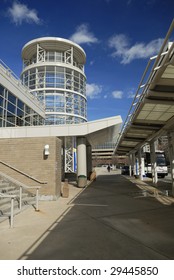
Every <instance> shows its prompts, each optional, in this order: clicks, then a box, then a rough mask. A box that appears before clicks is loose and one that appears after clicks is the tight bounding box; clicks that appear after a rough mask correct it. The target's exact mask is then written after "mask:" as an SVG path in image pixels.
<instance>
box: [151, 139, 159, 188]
mask: <svg viewBox="0 0 174 280" xmlns="http://www.w3.org/2000/svg"><path fill="white" fill-rule="evenodd" d="M150 158H151V169H152V182H153V185H154V186H157V183H158V174H157V164H156V155H155V142H154V141H153V142H151V143H150Z"/></svg>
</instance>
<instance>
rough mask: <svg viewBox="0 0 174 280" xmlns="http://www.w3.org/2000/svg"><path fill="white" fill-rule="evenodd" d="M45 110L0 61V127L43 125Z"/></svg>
mask: <svg viewBox="0 0 174 280" xmlns="http://www.w3.org/2000/svg"><path fill="white" fill-rule="evenodd" d="M44 119H45V108H44V105H43V103H42V102H40V101H38V99H37V98H36V97H34V96H33V95H32V94H31V93H30V91H29V89H28V88H27V87H25V86H24V85H23V84H22V83H21V81H20V80H19V79H18V78H17V77H16V76H15V74H14V73H13V72H12V71H11V70H10V69H9V68H8V67H7V65H5V64H4V63H3V62H2V61H0V127H13V126H14V127H15V126H35V125H43V124H44Z"/></svg>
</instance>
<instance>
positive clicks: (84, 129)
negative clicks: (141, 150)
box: [0, 116, 122, 146]
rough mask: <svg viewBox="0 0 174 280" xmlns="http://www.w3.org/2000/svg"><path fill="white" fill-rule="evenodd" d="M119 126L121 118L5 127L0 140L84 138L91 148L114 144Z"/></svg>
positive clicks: (0, 133)
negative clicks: (68, 123) (51, 137)
mask: <svg viewBox="0 0 174 280" xmlns="http://www.w3.org/2000/svg"><path fill="white" fill-rule="evenodd" d="M121 124H122V119H121V117H120V116H115V117H111V118H106V119H100V120H96V121H91V122H85V123H81V124H71V125H49V126H28V127H27V126H25V127H10V128H8V127H5V128H0V138H26V137H47V136H57V137H63V136H77V137H78V136H79V137H83V136H84V137H86V138H87V140H88V142H89V143H90V144H91V145H92V146H93V145H99V144H102V143H105V142H116V140H117V138H118V133H119V131H120V126H121Z"/></svg>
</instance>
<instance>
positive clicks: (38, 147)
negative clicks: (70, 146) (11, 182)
mask: <svg viewBox="0 0 174 280" xmlns="http://www.w3.org/2000/svg"><path fill="white" fill-rule="evenodd" d="M47 144H48V145H49V152H50V154H49V155H48V156H47V157H46V156H44V146H45V145H47ZM0 161H3V162H5V163H7V164H9V165H11V166H13V167H14V168H17V169H18V170H20V171H22V172H24V173H26V174H28V175H29V176H32V177H34V178H36V179H37V180H39V181H42V182H47V184H39V183H38V182H36V181H34V180H32V179H30V178H27V177H26V176H24V175H22V174H20V173H19V172H17V171H15V170H13V169H11V168H9V167H7V166H5V165H4V164H2V163H0V171H1V172H3V173H6V174H7V175H9V176H11V177H13V178H14V179H16V180H18V181H20V182H22V183H24V184H26V185H28V186H38V185H40V186H42V188H41V190H40V194H41V196H42V198H45V199H56V198H57V197H59V196H60V191H61V176H62V174H61V140H60V139H58V138H57V137H39V138H17V139H15V138H13V139H0Z"/></svg>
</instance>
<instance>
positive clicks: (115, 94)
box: [112, 90, 123, 99]
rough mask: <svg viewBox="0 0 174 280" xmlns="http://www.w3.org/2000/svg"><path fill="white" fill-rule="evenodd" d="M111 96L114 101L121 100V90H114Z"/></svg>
mask: <svg viewBox="0 0 174 280" xmlns="http://www.w3.org/2000/svg"><path fill="white" fill-rule="evenodd" d="M112 96H113V98H115V99H122V98H123V92H122V91H121V90H114V91H113V92H112Z"/></svg>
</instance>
